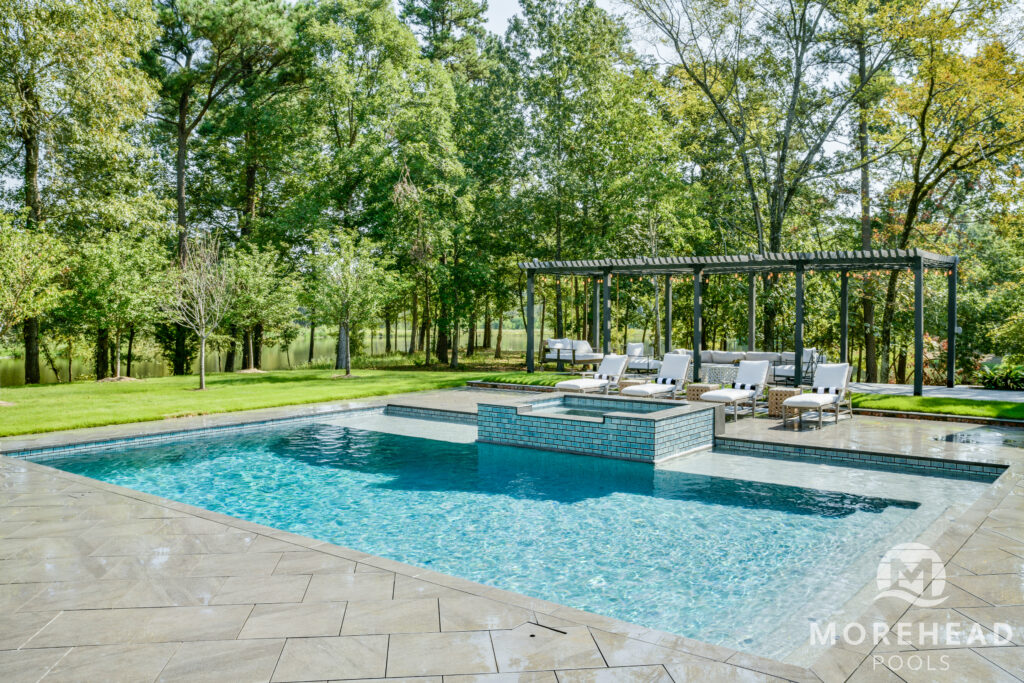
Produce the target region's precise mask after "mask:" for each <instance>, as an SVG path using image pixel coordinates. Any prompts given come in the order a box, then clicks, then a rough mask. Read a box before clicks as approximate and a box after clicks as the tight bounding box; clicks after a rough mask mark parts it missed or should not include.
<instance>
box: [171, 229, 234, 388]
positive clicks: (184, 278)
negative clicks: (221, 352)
mask: <svg viewBox="0 0 1024 683" xmlns="http://www.w3.org/2000/svg"><path fill="white" fill-rule="evenodd" d="M184 253H185V257H184V260H183V261H182V262H181V265H180V267H179V268H172V269H171V270H170V271H169V272H168V280H169V283H168V288H169V292H168V294H169V297H168V299H167V300H166V301H165V302H164V305H163V310H164V313H165V314H166V315H167V318H168V319H169V320H170V321H171V322H173V323H176V324H178V325H181V326H183V327H185V328H186V329H189V330H192V332H194V333H195V335H196V336H197V337H198V338H199V389H200V390H203V389H206V340H207V339H209V338H210V335H212V334H213V333H214V332H216V331H217V328H219V327H220V324H221V322H223V320H224V318H225V317H226V316H227V314H228V312H229V311H230V310H231V304H232V300H233V298H234V293H235V282H234V276H233V274H232V272H231V268H230V267H229V265H228V263H227V262H226V261H223V260H221V257H220V244H219V242H218V241H217V240H216V239H214V238H212V237H206V238H200V239H195V240H187V241H186V242H185V252H184Z"/></svg>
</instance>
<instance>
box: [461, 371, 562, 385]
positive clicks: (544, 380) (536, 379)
mask: <svg viewBox="0 0 1024 683" xmlns="http://www.w3.org/2000/svg"><path fill="white" fill-rule="evenodd" d="M576 377H579V375H566V374H565V373H559V372H535V373H533V374H529V373H526V372H497V373H489V374H486V375H483V376H481V377H475V378H474V379H477V380H479V381H481V382H504V383H506V384H525V385H527V386H532V387H553V386H555V385H556V384H558V383H559V382H561V381H562V380H566V379H575V378H576Z"/></svg>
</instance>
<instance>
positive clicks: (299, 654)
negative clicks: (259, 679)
mask: <svg viewBox="0 0 1024 683" xmlns="http://www.w3.org/2000/svg"><path fill="white" fill-rule="evenodd" d="M387 656H388V637H387V636H340V637H334V638H293V639H290V640H288V642H287V643H286V645H285V648H284V652H282V653H281V661H280V662H279V663H278V665H277V668H276V669H275V671H274V677H273V679H272V680H274V681H281V682H283V681H311V680H328V679H332V678H382V677H383V676H384V675H385V664H386V662H387Z"/></svg>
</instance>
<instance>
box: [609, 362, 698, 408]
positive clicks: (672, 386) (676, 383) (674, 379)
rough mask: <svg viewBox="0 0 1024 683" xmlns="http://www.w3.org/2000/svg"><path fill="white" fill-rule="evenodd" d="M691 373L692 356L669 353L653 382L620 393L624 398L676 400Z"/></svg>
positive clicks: (627, 388)
mask: <svg viewBox="0 0 1024 683" xmlns="http://www.w3.org/2000/svg"><path fill="white" fill-rule="evenodd" d="M689 373H690V356H688V355H684V354H677V353H667V354H665V358H664V359H663V360H662V362H661V368H660V369H659V370H658V377H657V378H656V379H655V380H654V381H653V382H648V383H647V384H636V385H633V386H631V387H626V388H625V389H623V390H622V391H620V392H619V393H621V394H622V395H623V396H636V397H640V398H655V397H658V396H665V395H668V396H670V397H671V398H675V397H676V393H677V392H678V391H679V390H680V389H682V388H683V385H684V384H686V378H687V375H688V374H689Z"/></svg>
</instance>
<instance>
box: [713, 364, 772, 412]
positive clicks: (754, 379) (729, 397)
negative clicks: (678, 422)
mask: <svg viewBox="0 0 1024 683" xmlns="http://www.w3.org/2000/svg"><path fill="white" fill-rule="evenodd" d="M769 365H770V364H769V362H768V361H766V360H741V361H740V367H739V369H738V370H737V371H736V381H735V382H733V383H732V388H730V389H715V390H714V391H709V392H707V393H706V394H703V395H702V396H701V397H700V400H702V401H711V402H712V403H724V404H726V405H731V406H732V414H733V419H736V420H738V419H740V416H739V406H740V404H741V403H742V404H746V403H749V404H750V414H751V415H753V414H754V413H755V412H756V411H757V399H758V398H759V397H760V396H761V394H762V393H764V385H765V383H766V382H767V381H768V366H769Z"/></svg>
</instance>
